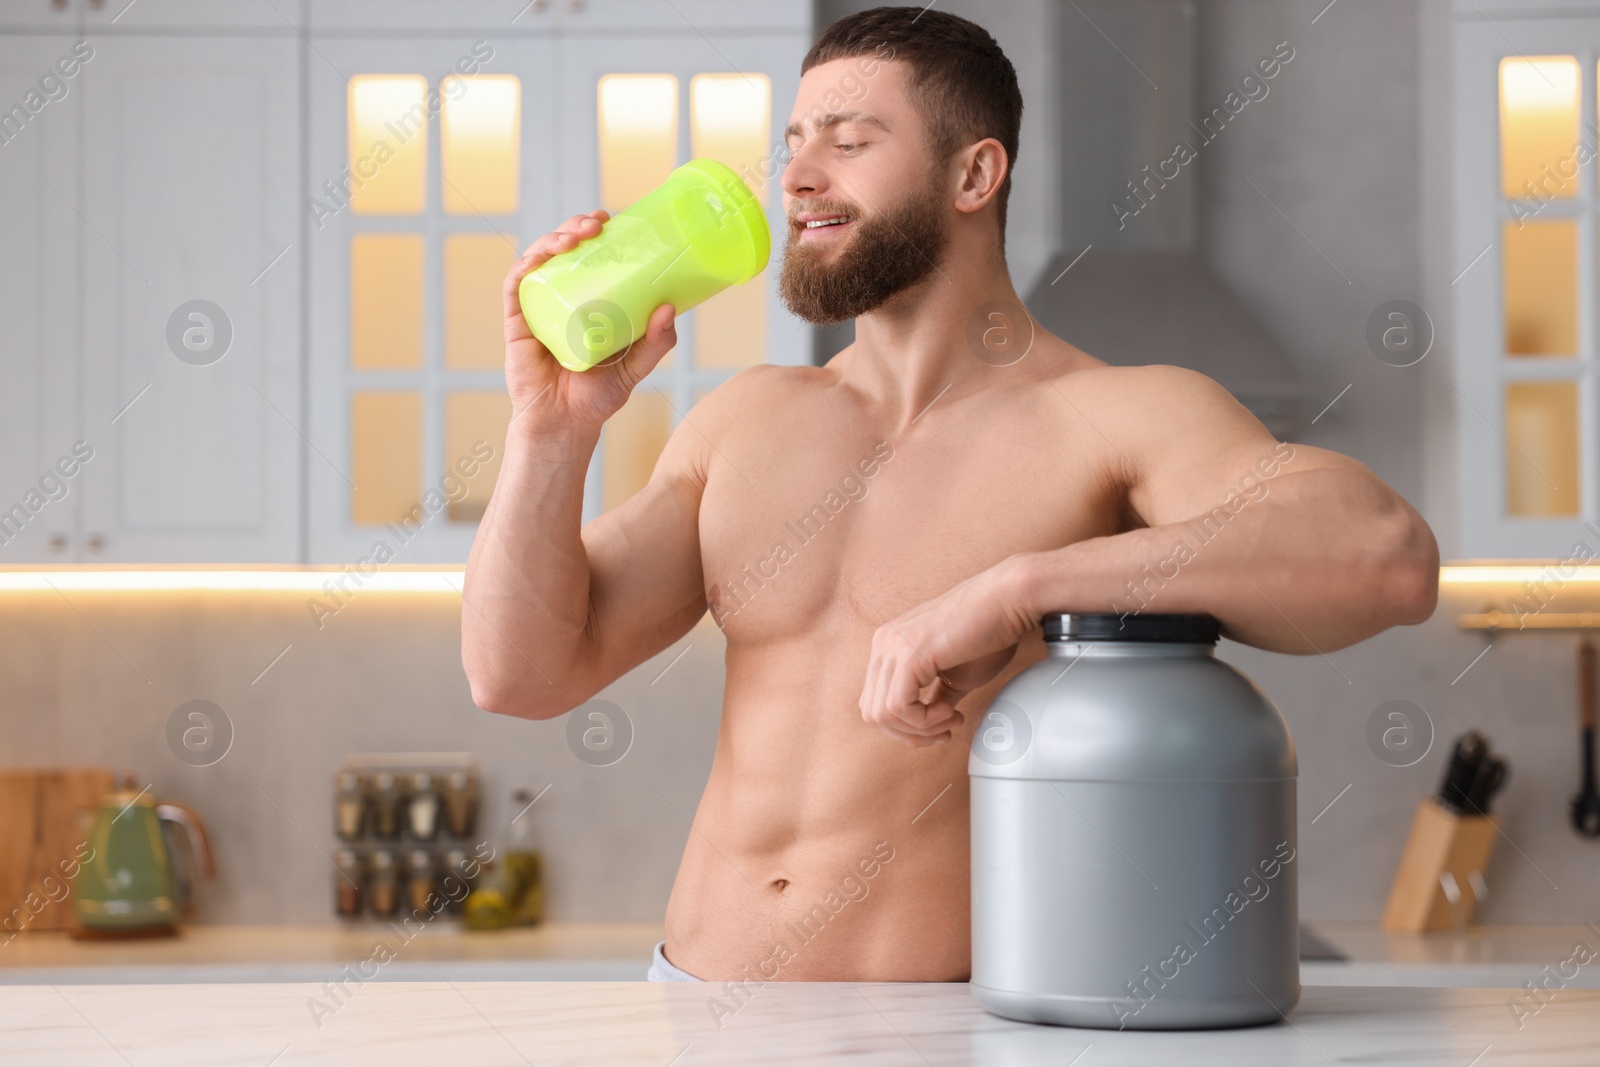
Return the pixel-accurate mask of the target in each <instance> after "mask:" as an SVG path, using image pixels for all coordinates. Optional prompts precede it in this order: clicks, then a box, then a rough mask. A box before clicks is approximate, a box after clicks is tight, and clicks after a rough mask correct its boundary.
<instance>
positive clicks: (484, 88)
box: [305, 5, 562, 572]
mask: <svg viewBox="0 0 1600 1067" xmlns="http://www.w3.org/2000/svg"><path fill="white" fill-rule="evenodd" d="M319 6H322V5H319ZM407 10H410V9H407ZM513 13H514V12H513ZM311 42H312V52H311V57H310V60H309V62H310V64H311V67H310V73H309V86H310V94H311V96H310V107H309V114H310V122H311V128H310V136H309V143H310V153H309V168H308V173H307V178H306V182H307V186H306V190H305V199H306V202H307V204H308V206H309V207H310V208H311V210H312V211H313V214H314V218H313V221H312V222H311V229H310V231H309V232H308V233H307V235H306V242H307V254H308V262H309V264H310V268H309V269H310V285H309V292H310V299H309V313H310V332H309V337H310V345H309V356H308V358H309V389H308V393H309V407H310V412H309V423H308V430H307V434H308V437H309V440H310V445H311V453H310V456H309V459H308V469H307V484H308V486H309V501H310V504H309V507H310V514H309V520H310V521H309V527H310V561H311V562H313V563H326V564H348V565H350V566H352V567H356V566H360V567H361V568H362V569H363V570H364V571H365V572H370V568H371V567H373V566H376V565H379V564H385V563H394V564H396V565H410V564H421V563H462V562H465V560H466V558H467V553H468V551H469V550H470V548H471V546H472V538H473V536H474V534H475V533H476V532H477V526H478V518H479V517H480V515H481V509H482V507H483V505H484V503H485V502H486V501H487V497H488V492H489V490H490V488H492V485H493V478H494V475H495V473H496V471H497V470H498V463H499V457H500V455H501V453H502V452H503V450H504V440H505V427H506V424H507V422H508V421H509V414H510V401H509V400H508V399H505V373H504V339H503V323H504V317H503V314H502V309H501V283H502V280H503V278H504V276H505V272H506V271H507V270H509V269H510V266H511V263H512V262H513V261H514V260H515V259H516V257H517V256H518V255H519V254H520V253H521V251H522V249H523V248H524V247H526V246H527V245H528V244H529V243H530V242H531V241H532V240H533V239H534V238H535V237H536V236H538V235H539V234H541V233H543V232H545V231H546V230H548V229H549V228H550V227H551V225H552V222H553V216H554V209H553V200H554V197H553V195H552V190H553V183H552V179H551V174H552V170H553V166H554V163H553V161H554V160H555V159H557V158H559V156H560V155H561V154H562V153H561V152H559V151H557V150H556V147H557V146H556V143H555V142H554V141H553V140H552V136H551V135H552V130H553V125H554V118H553V109H554V103H553V101H552V93H551V81H552V74H551V71H552V69H553V64H554V52H553V49H552V42H551V40H550V39H549V38H548V37H547V36H546V37H540V36H537V35H532V34H528V33H524V34H522V35H520V36H496V37H494V38H493V40H492V41H491V40H489V39H488V38H486V37H484V36H483V35H481V34H479V33H475V32H463V33H452V32H439V33H436V34H433V35H431V36H430V38H428V39H421V38H417V37H407V38H389V39H372V38H366V37H363V38H360V39H355V38H350V37H345V36H325V35H321V34H317V33H313V34H312V37H311ZM447 132H448V133H449V135H450V141H449V143H448V144H445V143H444V141H445V134H446V133H447ZM513 168H514V175H515V176H514V178H513ZM464 469H469V470H470V471H471V473H469V474H463V473H462V472H463V470H464Z"/></svg>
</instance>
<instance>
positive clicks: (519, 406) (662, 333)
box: [505, 210, 678, 434]
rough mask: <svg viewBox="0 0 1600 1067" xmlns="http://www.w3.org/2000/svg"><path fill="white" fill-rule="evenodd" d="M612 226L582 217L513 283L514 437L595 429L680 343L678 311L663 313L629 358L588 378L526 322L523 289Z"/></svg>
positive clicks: (509, 333)
mask: <svg viewBox="0 0 1600 1067" xmlns="http://www.w3.org/2000/svg"><path fill="white" fill-rule="evenodd" d="M608 218H610V215H609V214H608V213H607V212H605V211H603V210H597V211H591V212H589V213H588V214H587V215H574V216H572V218H570V219H568V220H567V221H566V222H565V223H563V224H562V225H561V227H560V229H557V230H553V231H551V232H550V233H547V234H545V235H544V236H543V237H541V238H539V239H538V240H537V241H535V242H533V244H531V245H529V246H528V248H527V250H526V251H525V252H523V254H522V258H521V259H519V260H517V261H516V262H515V263H513V264H512V265H511V272H510V273H509V274H507V275H506V284H505V314H506V388H507V390H508V391H509V392H510V394H511V413H512V429H513V431H517V430H520V431H522V432H524V433H531V434H540V433H547V432H552V431H560V430H572V429H583V428H588V429H593V430H595V431H598V430H599V428H600V425H601V424H602V423H604V422H605V421H606V419H608V418H610V417H611V416H612V415H613V414H615V413H616V411H617V410H618V409H619V408H621V407H622V405H623V404H624V403H626V402H627V399H628V396H629V394H631V393H632V392H633V390H634V387H635V386H637V385H638V384H639V383H640V382H641V381H643V380H644V376H645V375H647V374H649V373H650V371H651V369H652V368H654V367H655V365H656V364H657V363H659V362H661V357H662V356H664V355H666V354H667V353H668V352H669V351H671V349H672V346H673V345H675V344H677V343H678V333H677V329H676V326H675V323H674V318H675V316H676V315H677V309H676V308H674V307H673V306H672V305H671V304H662V305H661V306H660V307H658V308H656V309H655V311H654V312H653V313H652V314H651V316H650V321H649V322H648V324H647V325H646V329H645V335H644V336H643V337H641V338H639V340H638V341H635V342H634V344H633V346H632V347H631V348H629V349H628V350H627V352H626V354H624V355H621V356H620V357H619V356H615V355H614V356H612V357H610V358H609V359H607V360H606V361H605V362H604V363H602V364H599V365H597V366H595V367H592V368H590V369H589V370H586V371H581V372H580V371H570V370H568V369H567V368H565V367H563V366H562V365H561V364H559V363H557V362H556V359H555V357H554V356H552V355H551V354H550V350H549V349H548V348H546V347H545V346H544V345H543V344H542V343H541V342H540V341H539V339H538V338H537V337H535V336H534V335H533V331H532V330H530V329H529V328H528V321H527V319H525V318H523V316H522V303H521V301H520V300H519V299H518V296H517V293H518V289H519V287H520V286H521V284H522V279H523V277H524V276H525V275H526V274H527V273H528V272H529V271H531V270H534V269H535V268H537V267H538V266H539V265H540V264H541V263H543V262H544V261H545V260H547V259H549V258H550V257H551V256H554V255H558V254H559V253H562V252H569V251H571V250H572V249H574V248H576V247H577V246H578V242H579V241H585V240H588V239H590V238H593V237H598V236H599V235H600V230H601V225H602V224H603V223H604V222H605V221H606V220H607V219H608Z"/></svg>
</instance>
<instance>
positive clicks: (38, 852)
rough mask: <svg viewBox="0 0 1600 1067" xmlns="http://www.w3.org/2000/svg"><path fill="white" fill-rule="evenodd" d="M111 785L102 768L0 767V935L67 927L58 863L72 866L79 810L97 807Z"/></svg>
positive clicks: (67, 905)
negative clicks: (2, 768)
mask: <svg viewBox="0 0 1600 1067" xmlns="http://www.w3.org/2000/svg"><path fill="white" fill-rule="evenodd" d="M113 785H114V779H113V778H112V775H111V771H110V770H109V769H107V768H105V767H51V768H31V767H23V768H11V769H4V770H0V940H6V939H9V938H10V937H11V936H13V935H14V934H15V933H17V932H20V931H27V930H65V929H68V928H69V927H71V926H72V901H71V898H70V897H66V898H62V890H61V888H60V886H61V884H62V882H63V881H64V879H63V878H62V864H63V862H65V863H66V864H67V870H69V871H70V870H73V869H75V864H74V861H75V860H76V859H77V857H78V855H79V846H80V844H82V843H83V832H82V830H81V829H80V827H79V822H78V812H79V811H80V810H82V809H83V808H94V807H98V806H99V804H100V800H101V798H103V797H104V796H105V795H106V794H107V793H109V792H111V790H112V787H113ZM46 878H50V879H51V880H50V881H49V882H46ZM30 895H31V898H32V899H31V901H30ZM52 897H54V898H62V899H52ZM35 909H37V910H35Z"/></svg>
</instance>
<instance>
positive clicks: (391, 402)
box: [350, 390, 422, 525]
mask: <svg viewBox="0 0 1600 1067" xmlns="http://www.w3.org/2000/svg"><path fill="white" fill-rule="evenodd" d="M350 456H351V461H350V468H351V469H350V480H351V481H352V482H354V483H355V487H354V488H353V489H352V490H351V493H350V513H351V514H350V518H351V520H352V521H354V522H357V523H362V524H366V525H378V524H380V523H386V522H402V521H405V520H406V519H408V518H410V519H414V518H415V510H416V509H417V508H418V507H419V506H420V503H421V497H422V397H421V395H420V394H419V393H417V392H415V391H411V390H403V391H394V392H376V391H372V392H367V391H363V392H357V393H353V394H351V397H350Z"/></svg>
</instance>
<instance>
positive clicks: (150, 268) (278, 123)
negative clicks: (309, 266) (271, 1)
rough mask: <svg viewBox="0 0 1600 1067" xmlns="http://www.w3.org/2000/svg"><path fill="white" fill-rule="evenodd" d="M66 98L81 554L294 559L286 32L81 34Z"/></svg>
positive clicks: (293, 114)
mask: <svg viewBox="0 0 1600 1067" xmlns="http://www.w3.org/2000/svg"><path fill="white" fill-rule="evenodd" d="M89 43H90V44H91V45H92V46H93V47H94V48H95V50H96V57H95V59H94V61H93V62H92V63H91V64H90V65H89V66H88V67H87V68H86V70H85V74H84V76H85V78H86V86H85V90H86V92H85V99H84V107H83V122H84V130H83V142H82V143H83V150H82V152H83V154H82V167H83V173H84V176H85V177H84V183H83V200H82V204H81V206H80V210H81V215H82V222H83V232H82V237H81V241H82V247H83V256H84V259H83V268H84V275H83V284H82V287H81V290H80V291H81V294H82V299H81V314H82V316H83V329H84V337H83V340H84V361H83V367H84V378H83V380H82V382H81V383H80V386H79V396H80V404H81V408H80V416H81V418H82V423H81V431H80V432H81V435H82V436H83V437H84V438H85V439H86V440H88V441H89V442H90V443H91V444H93V445H95V447H96V458H95V460H94V461H93V462H92V463H90V464H88V465H87V466H86V467H85V468H84V475H83V478H84V485H83V497H82V501H81V506H82V523H83V547H84V551H85V556H84V558H86V559H89V560H90V561H93V560H96V559H102V558H103V559H116V560H119V561H121V560H127V561H133V560H139V561H144V560H150V561H160V562H223V561H227V562H273V561H282V560H290V559H294V558H295V557H296V556H297V555H298V551H299V535H300V526H301V524H300V492H299V477H300V474H299V459H300V438H299V434H300V432H301V431H300V429H299V427H300V425H301V424H302V423H303V421H304V420H303V415H302V412H301V406H300V399H301V387H300V386H301V383H300V358H299V354H300V258H299V257H298V256H296V255H294V254H293V252H294V246H295V245H296V244H298V242H299V240H300V234H299V203H298V198H297V197H296V195H295V192H296V184H297V182H296V174H295V173H294V169H293V167H292V161H293V160H294V159H295V158H296V156H297V154H298V153H297V146H298V144H299V140H300V134H299V106H298V91H297V81H296V77H295V69H296V54H295V53H296V47H295V43H294V41H293V40H291V39H289V38H286V37H282V38H273V37H209V38H205V39H203V40H198V41H197V40H196V39H193V38H188V37H184V38H178V37H165V36H148V37H147V36H131V35H130V36H125V37H117V38H106V37H100V36H94V35H91V36H90V38H89Z"/></svg>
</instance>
